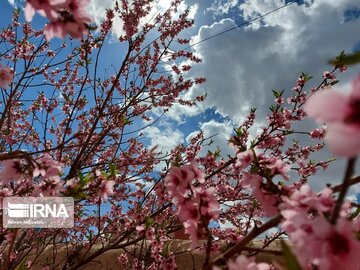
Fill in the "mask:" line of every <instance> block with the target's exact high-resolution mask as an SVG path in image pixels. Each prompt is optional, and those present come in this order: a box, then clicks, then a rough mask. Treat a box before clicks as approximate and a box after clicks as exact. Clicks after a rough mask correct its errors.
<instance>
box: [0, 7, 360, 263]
mask: <svg viewBox="0 0 360 270" xmlns="http://www.w3.org/2000/svg"><path fill="white" fill-rule="evenodd" d="M181 2H182V1H181V0H174V1H173V2H172V3H171V5H170V7H169V8H168V9H167V10H165V11H159V12H155V13H153V10H152V4H153V1H151V0H132V1H130V0H118V1H114V6H113V8H112V9H108V10H107V11H106V14H104V16H103V20H102V21H101V23H99V24H96V23H95V20H94V18H92V17H91V16H90V15H89V14H88V12H87V11H88V5H89V1H88V0H46V1H40V0H27V1H25V3H24V6H23V8H22V9H14V11H13V17H12V21H10V22H9V24H8V26H7V27H6V28H3V29H2V30H1V31H0V91H1V99H0V112H1V114H0V163H1V165H0V200H3V199H4V198H8V197H10V198H11V197H24V198H26V197H60V198H62V197H71V198H73V200H74V209H73V215H74V226H73V227H71V228H61V227H59V228H47V227H46V226H44V227H42V228H9V227H7V226H4V224H3V221H1V227H0V269H4V270H7V269H19V270H20V269H21V270H23V269H42V270H48V269H63V270H65V269H69V270H75V269H92V268H90V267H93V266H94V265H95V267H96V268H97V269H203V270H210V269H211V270H221V269H229V270H269V269H279V270H280V269H288V270H302V269H303V270H335V269H336V270H337V269H340V268H341V269H346V270H359V269H360V257H359V254H360V240H359V236H360V217H359V214H360V208H359V207H360V206H359V205H358V204H356V203H354V202H352V201H351V200H349V199H348V197H347V195H348V192H349V189H350V188H351V187H352V186H354V185H357V184H358V183H359V182H360V176H356V175H355V173H354V171H355V166H356V159H357V155H358V154H359V153H360V136H359V135H360V75H359V76H357V77H354V78H353V81H352V83H351V84H349V89H348V91H343V92H341V91H337V89H336V87H337V83H338V79H337V76H341V73H343V72H345V71H346V68H347V65H349V68H354V69H355V68H356V66H355V67H353V66H352V65H353V64H355V63H356V62H358V58H359V54H356V53H355V54H350V55H349V54H345V53H344V52H342V53H340V54H339V55H338V56H337V57H336V58H334V59H333V60H332V61H331V62H332V64H333V69H332V70H331V71H325V72H324V74H323V77H322V78H321V82H320V83H319V84H317V85H313V83H312V77H311V76H310V75H309V74H306V73H302V74H300V75H299V77H298V79H297V80H296V81H295V82H294V85H293V88H292V89H289V90H284V91H276V90H274V91H273V95H274V104H269V105H271V106H270V109H269V111H268V114H267V117H266V119H265V123H266V124H265V125H263V126H261V127H260V129H259V130H258V132H256V136H252V135H251V134H253V133H252V132H253V130H254V129H256V128H257V127H256V122H257V120H258V119H257V110H256V109H255V108H252V109H250V110H249V112H248V115H247V116H246V117H245V121H243V122H242V123H241V124H240V125H239V126H234V128H233V134H232V136H231V137H230V138H228V139H229V140H228V143H229V145H230V146H231V147H232V149H233V150H234V153H235V154H234V155H225V154H223V153H222V151H221V149H218V150H217V151H208V152H207V153H205V154H203V151H202V150H203V149H205V148H206V146H207V145H208V144H209V143H210V141H211V138H209V137H207V136H205V134H204V133H203V132H202V131H199V132H198V133H197V134H196V135H194V136H192V137H191V140H190V142H189V143H188V144H180V145H177V146H176V147H174V148H173V149H172V150H171V151H169V152H164V151H162V150H161V149H160V148H159V147H156V146H154V147H149V144H147V143H146V142H145V141H144V138H145V134H144V132H143V131H144V130H145V129H146V128H148V127H150V126H152V125H155V124H156V122H157V121H158V120H159V119H160V118H161V117H162V116H163V115H165V114H167V113H168V111H169V109H170V108H171V107H172V106H174V105H175V104H181V105H184V106H187V107H194V106H199V104H201V103H202V102H203V101H204V99H205V98H206V94H205V92H206V91H205V89H206V78H203V77H201V76H199V77H193V76H190V75H189V72H190V70H191V69H192V67H193V66H196V65H197V64H199V63H200V62H201V61H202V60H201V58H200V57H199V56H198V55H196V53H194V52H192V51H191V50H188V48H189V44H190V40H189V39H185V38H183V33H184V31H185V32H186V30H187V29H189V28H191V27H192V26H193V24H194V21H193V19H191V18H190V17H189V12H190V11H189V10H188V9H186V10H185V11H184V12H182V13H180V14H179V12H178V8H179V5H180V4H181ZM149 17H150V19H149ZM36 18H41V20H42V21H45V23H44V24H43V25H42V28H41V29H36V27H34V26H33V21H34V20H35V19H36ZM115 20H120V21H121V22H122V35H121V36H119V37H117V38H116V39H114V36H113V34H112V31H111V29H112V27H113V23H114V21H115ZM110 40H111V42H113V43H116V46H117V50H116V51H115V52H112V53H113V54H114V55H113V56H112V57H113V59H114V60H115V59H116V61H113V62H105V61H104V58H105V56H106V55H107V53H108V52H107V49H108V47H107V44H108V42H109V41H110ZM115 55H116V57H115ZM119 59H120V60H119ZM165 62H166V67H167V68H168V69H164V63H165ZM104 66H106V68H104ZM194 86H197V87H203V88H204V94H203V95H199V96H196V97H195V98H192V99H188V98H186V95H185V94H186V93H187V92H188V91H189V90H190V89H191V88H192V87H194ZM154 110H156V111H158V112H159V111H160V112H161V113H160V115H158V116H157V117H154V114H153V113H152V112H153V111H154ZM308 118H310V119H313V120H315V121H316V122H317V123H318V124H319V126H318V128H316V129H314V130H307V131H304V130H302V131H297V130H296V128H297V127H298V126H297V125H298V124H299V123H301V122H302V121H305V120H308ZM294 134H297V135H300V136H304V138H305V137H306V138H307V140H304V142H302V141H297V140H293V138H292V136H293V135H294ZM308 142H310V143H308ZM323 148H328V149H330V151H331V153H332V154H333V155H335V156H336V158H338V159H346V160H347V166H346V169H345V171H344V173H343V175H344V176H343V178H342V179H338V182H337V185H326V181H324V183H323V190H322V191H321V192H315V191H314V190H313V189H312V188H311V186H310V185H309V183H308V180H309V179H311V177H312V176H313V175H315V174H316V173H317V172H318V171H319V170H326V169H327V168H328V166H331V165H332V161H333V158H332V156H329V158H328V159H327V160H314V159H313V158H312V155H313V154H314V153H317V152H318V151H321V150H322V149H323ZM0 206H2V207H1V215H2V216H3V215H5V209H6V207H7V206H6V205H5V203H4V204H3V203H0ZM104 209H105V210H104ZM224 224H227V225H228V224H231V226H224ZM262 235H265V238H264V239H263V240H261V241H259V240H258V239H259V237H260V236H262ZM179 240H181V241H183V242H186V241H187V243H189V244H188V245H187V248H186V250H177V249H176V248H172V247H171V246H172V245H173V244H174V243H175V242H176V241H179ZM255 242H257V243H258V244H257V245H254V243H255ZM259 242H260V244H259ZM274 243H279V245H280V246H281V249H279V250H276V251H274V252H273V253H274V254H275V255H276V256H275V255H274V256H272V259H271V260H270V261H266V262H265V261H261V260H259V257H260V256H261V254H263V253H269V247H271V246H272V245H273V244H274ZM114 250H116V251H119V252H118V256H117V258H116V259H115V260H112V264H111V267H113V268H110V267H109V268H106V266H105V265H103V264H97V261H98V259H99V258H100V257H101V256H103V255H104V254H106V253H108V252H109V251H114ZM185 253H186V254H188V257H187V258H188V259H187V260H188V262H187V264H188V266H186V267H187V268H186V267H184V266H182V267H180V266H179V265H180V263H179V260H178V256H179V255H181V254H185ZM194 254H198V255H199V254H200V255H201V260H200V261H201V263H200V264H197V265H196V267H195V266H194V264H193V263H194V261H193V260H194V257H193V255H194ZM194 256H195V255H194ZM191 258H192V259H191Z"/></svg>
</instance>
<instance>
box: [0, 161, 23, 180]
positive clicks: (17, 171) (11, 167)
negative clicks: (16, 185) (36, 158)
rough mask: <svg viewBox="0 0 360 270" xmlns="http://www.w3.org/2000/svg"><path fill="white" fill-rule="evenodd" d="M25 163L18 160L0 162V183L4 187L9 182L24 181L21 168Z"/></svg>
mask: <svg viewBox="0 0 360 270" xmlns="http://www.w3.org/2000/svg"><path fill="white" fill-rule="evenodd" d="M24 166H25V163H24V161H23V160H20V159H9V160H4V161H2V162H1V173H0V182H1V183H2V184H3V185H6V184H7V183H8V182H9V181H11V180H13V181H17V180H22V179H24V174H23V168H24Z"/></svg>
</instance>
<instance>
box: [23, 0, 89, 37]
mask: <svg viewBox="0 0 360 270" xmlns="http://www.w3.org/2000/svg"><path fill="white" fill-rule="evenodd" d="M88 2H89V0H50V1H40V0H27V1H26V5H25V18H26V20H27V21H28V22H30V21H31V20H32V18H33V16H34V15H35V12H36V11H37V12H38V13H39V14H40V15H42V16H44V17H47V18H48V19H49V20H50V22H49V23H48V24H46V26H45V28H44V33H45V35H46V38H47V40H50V39H52V38H53V37H60V38H65V36H66V34H69V35H70V36H72V37H73V38H78V39H79V38H81V37H82V36H83V35H84V34H87V33H88V28H89V26H88V24H89V23H91V22H92V19H91V18H90V17H89V16H88V15H87V14H86V8H87V5H88Z"/></svg>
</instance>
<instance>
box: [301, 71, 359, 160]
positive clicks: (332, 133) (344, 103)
mask: <svg viewBox="0 0 360 270" xmlns="http://www.w3.org/2000/svg"><path fill="white" fill-rule="evenodd" d="M305 111H306V113H307V114H308V115H309V116H310V117H312V118H315V120H317V121H318V122H320V123H323V122H326V123H327V125H328V131H327V134H326V136H325V139H326V140H327V142H328V144H329V147H330V149H331V151H332V152H334V153H335V154H337V155H340V156H345V157H352V156H356V155H357V154H358V153H359V152H360V139H359V136H360V75H359V76H357V77H356V78H355V79H354V81H353V87H352V92H351V94H350V95H346V94H344V93H340V92H337V91H334V90H324V91H322V92H319V93H315V94H314V96H312V97H311V98H310V99H309V100H308V101H307V103H306V104H305Z"/></svg>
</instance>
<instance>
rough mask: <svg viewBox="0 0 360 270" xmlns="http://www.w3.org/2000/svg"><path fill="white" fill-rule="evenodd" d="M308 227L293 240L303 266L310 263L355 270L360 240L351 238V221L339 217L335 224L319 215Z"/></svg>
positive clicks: (323, 267)
mask: <svg viewBox="0 0 360 270" xmlns="http://www.w3.org/2000/svg"><path fill="white" fill-rule="evenodd" d="M310 225H311V230H310V231H309V233H308V234H303V235H302V237H301V238H302V239H300V238H298V239H296V240H295V242H294V245H295V251H296V254H297V255H298V258H299V260H300V262H301V263H302V264H303V266H304V267H305V266H307V265H308V264H312V265H315V266H317V268H318V269H319V270H337V269H341V268H342V269H347V270H358V269H359V265H360V259H359V252H360V242H359V241H358V240H357V239H356V238H355V237H354V235H353V229H352V224H351V223H350V222H349V221H348V220H347V219H346V218H340V219H339V220H338V221H337V224H336V225H335V226H333V225H331V224H330V223H329V222H328V221H327V220H326V219H325V218H324V217H322V216H319V217H317V218H315V219H314V220H313V221H311V222H310Z"/></svg>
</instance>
